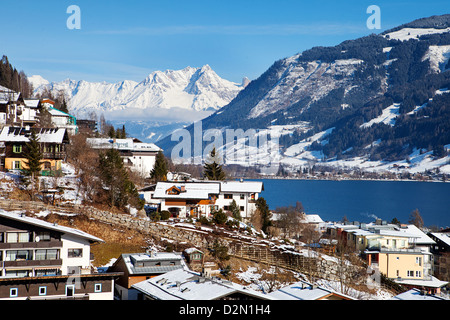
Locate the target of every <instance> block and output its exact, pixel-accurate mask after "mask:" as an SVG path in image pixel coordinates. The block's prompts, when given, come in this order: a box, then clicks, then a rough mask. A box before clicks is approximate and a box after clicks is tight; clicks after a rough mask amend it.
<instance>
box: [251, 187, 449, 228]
mask: <svg viewBox="0 0 450 320" xmlns="http://www.w3.org/2000/svg"><path fill="white" fill-rule="evenodd" d="M258 181H263V182H264V191H263V192H262V193H261V196H262V197H264V198H265V199H266V201H267V203H268V205H269V207H270V209H276V208H277V207H280V206H289V205H293V206H295V203H296V201H300V202H301V203H302V204H303V207H304V208H305V212H306V213H307V214H318V215H320V217H321V218H322V219H323V220H324V221H341V220H342V218H343V217H344V216H346V217H347V219H348V220H349V221H359V222H372V221H374V220H375V217H378V218H381V219H383V220H386V221H388V222H390V221H391V220H392V219H393V218H394V217H395V218H397V219H398V220H399V221H400V222H402V223H407V222H408V220H409V216H410V214H411V212H412V211H413V210H415V209H419V212H420V215H421V216H422V219H423V221H424V224H425V225H426V226H433V225H434V226H439V227H450V183H438V182H413V181H360V180H358V181H353V180H352V181H349V180H345V181H330V180H281V179H263V180H258Z"/></svg>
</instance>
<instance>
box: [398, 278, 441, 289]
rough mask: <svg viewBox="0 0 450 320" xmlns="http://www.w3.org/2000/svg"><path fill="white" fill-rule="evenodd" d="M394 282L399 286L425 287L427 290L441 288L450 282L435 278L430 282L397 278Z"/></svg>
mask: <svg viewBox="0 0 450 320" xmlns="http://www.w3.org/2000/svg"><path fill="white" fill-rule="evenodd" d="M393 280H394V281H395V282H396V283H398V284H403V285H410V286H418V287H425V288H441V287H443V286H445V285H446V284H448V281H442V280H439V279H438V278H436V277H433V276H431V279H430V280H422V279H405V278H397V279H393Z"/></svg>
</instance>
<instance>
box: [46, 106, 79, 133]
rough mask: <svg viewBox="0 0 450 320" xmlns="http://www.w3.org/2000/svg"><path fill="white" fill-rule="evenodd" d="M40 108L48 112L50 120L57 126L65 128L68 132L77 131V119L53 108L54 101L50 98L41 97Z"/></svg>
mask: <svg viewBox="0 0 450 320" xmlns="http://www.w3.org/2000/svg"><path fill="white" fill-rule="evenodd" d="M41 104H42V108H46V110H47V111H48V112H49V113H50V116H51V121H52V123H53V125H54V126H56V127H57V128H66V129H67V132H69V133H70V134H76V133H77V132H78V126H77V119H76V118H75V117H74V116H72V115H70V114H68V113H65V112H63V111H61V110H58V109H56V108H54V104H55V103H54V102H53V101H51V100H50V99H43V100H42V101H41Z"/></svg>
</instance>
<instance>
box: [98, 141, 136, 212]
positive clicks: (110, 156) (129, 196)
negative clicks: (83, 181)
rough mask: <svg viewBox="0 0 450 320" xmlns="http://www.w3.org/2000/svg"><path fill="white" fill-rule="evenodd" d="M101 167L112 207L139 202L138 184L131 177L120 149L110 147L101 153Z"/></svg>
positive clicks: (101, 173)
mask: <svg viewBox="0 0 450 320" xmlns="http://www.w3.org/2000/svg"><path fill="white" fill-rule="evenodd" d="M99 169H100V176H101V178H102V181H103V184H104V186H105V187H106V189H107V190H108V197H109V201H110V205H111V207H113V206H116V207H119V208H124V207H125V206H126V205H128V204H133V203H139V201H137V199H136V198H139V194H138V192H137V189H136V186H135V185H134V183H133V182H132V181H131V180H130V179H129V176H128V171H127V169H126V168H125V167H124V165H123V160H122V158H121V157H120V153H119V151H118V150H116V149H109V150H108V151H106V152H105V153H102V154H100V158H99ZM138 209H139V208H138Z"/></svg>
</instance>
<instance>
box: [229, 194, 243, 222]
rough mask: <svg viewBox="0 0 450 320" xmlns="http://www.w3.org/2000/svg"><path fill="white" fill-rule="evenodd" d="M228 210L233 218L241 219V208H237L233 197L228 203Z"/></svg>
mask: <svg viewBox="0 0 450 320" xmlns="http://www.w3.org/2000/svg"><path fill="white" fill-rule="evenodd" d="M230 211H231V214H232V215H233V218H235V219H236V220H239V221H242V216H241V210H240V209H239V206H238V205H237V203H236V200H234V199H233V201H231V203H230Z"/></svg>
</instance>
